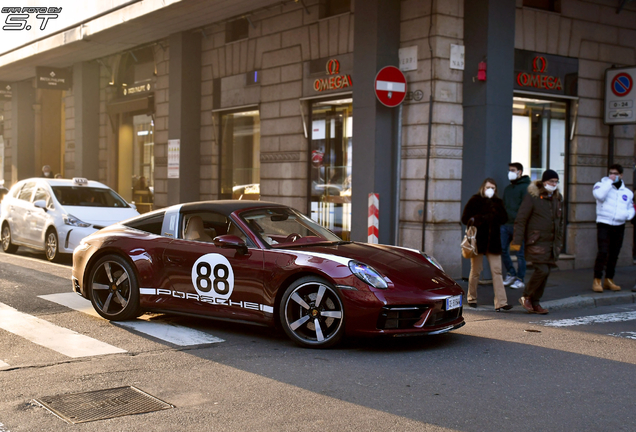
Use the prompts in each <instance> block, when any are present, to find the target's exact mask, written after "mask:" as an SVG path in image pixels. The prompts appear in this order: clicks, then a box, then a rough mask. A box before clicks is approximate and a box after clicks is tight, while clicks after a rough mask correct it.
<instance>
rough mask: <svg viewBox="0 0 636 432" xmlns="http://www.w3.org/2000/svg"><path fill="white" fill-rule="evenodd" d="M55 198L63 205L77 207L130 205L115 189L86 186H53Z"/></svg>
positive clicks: (123, 206)
mask: <svg viewBox="0 0 636 432" xmlns="http://www.w3.org/2000/svg"><path fill="white" fill-rule="evenodd" d="M52 189H53V193H54V194H55V198H57V200H58V201H59V203H60V204H62V205H67V206H77V207H119V208H127V207H129V206H128V204H127V203H126V201H124V199H123V198H122V197H120V196H119V195H117V194H116V193H115V192H114V191H113V190H111V189H106V188H96V187H86V186H53V187H52Z"/></svg>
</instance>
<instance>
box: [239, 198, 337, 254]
mask: <svg viewBox="0 0 636 432" xmlns="http://www.w3.org/2000/svg"><path fill="white" fill-rule="evenodd" d="M240 216H241V218H242V219H243V221H245V223H246V224H247V225H248V226H249V227H250V229H251V230H252V232H254V234H256V235H257V236H258V237H260V238H261V240H263V241H264V242H265V243H266V244H268V245H269V246H270V247H272V248H281V247H286V248H287V247H290V246H302V245H310V244H315V243H340V242H342V239H341V238H340V237H338V236H337V235H335V234H334V233H332V232H331V231H329V230H328V229H326V228H323V227H321V226H320V225H318V224H317V223H316V222H314V221H313V220H311V219H309V218H308V217H306V216H304V215H302V214H300V213H298V212H297V211H295V210H293V209H290V208H261V209H258V210H250V211H247V212H243V213H241V214H240Z"/></svg>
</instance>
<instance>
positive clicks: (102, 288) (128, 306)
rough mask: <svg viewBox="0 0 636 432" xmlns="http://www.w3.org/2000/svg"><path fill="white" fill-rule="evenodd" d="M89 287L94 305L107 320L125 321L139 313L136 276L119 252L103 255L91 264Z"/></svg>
mask: <svg viewBox="0 0 636 432" xmlns="http://www.w3.org/2000/svg"><path fill="white" fill-rule="evenodd" d="M88 290H89V292H90V296H91V302H92V303H93V307H94V308H95V310H96V311H97V313H98V314H100V315H101V316H103V317H104V318H106V319H108V320H112V321H125V320H129V319H133V318H136V317H138V316H139V315H140V309H139V285H138V284H137V277H136V276H135V272H134V271H133V268H132V266H131V265H130V264H129V263H128V262H127V261H126V260H125V259H124V258H122V257H121V256H119V255H106V256H104V257H102V258H101V259H99V260H98V261H97V262H96V263H95V265H93V266H92V267H91V271H90V274H89V283H88Z"/></svg>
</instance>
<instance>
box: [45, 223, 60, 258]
mask: <svg viewBox="0 0 636 432" xmlns="http://www.w3.org/2000/svg"><path fill="white" fill-rule="evenodd" d="M44 252H45V253H46V259H47V260H49V261H51V262H57V261H59V259H60V248H59V243H58V240H57V233H56V232H55V230H54V229H52V228H51V229H49V230H48V231H47V232H46V238H45V240H44Z"/></svg>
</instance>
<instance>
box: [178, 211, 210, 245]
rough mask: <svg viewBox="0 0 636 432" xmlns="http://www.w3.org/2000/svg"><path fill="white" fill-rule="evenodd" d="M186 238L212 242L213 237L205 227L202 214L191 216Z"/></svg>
mask: <svg viewBox="0 0 636 432" xmlns="http://www.w3.org/2000/svg"><path fill="white" fill-rule="evenodd" d="M184 238H185V239H186V240H195V241H201V242H209V243H211V242H212V237H210V236H209V235H207V234H206V233H205V231H204V229H203V219H201V216H192V217H190V219H189V220H188V226H187V227H186V232H185V236H184Z"/></svg>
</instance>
